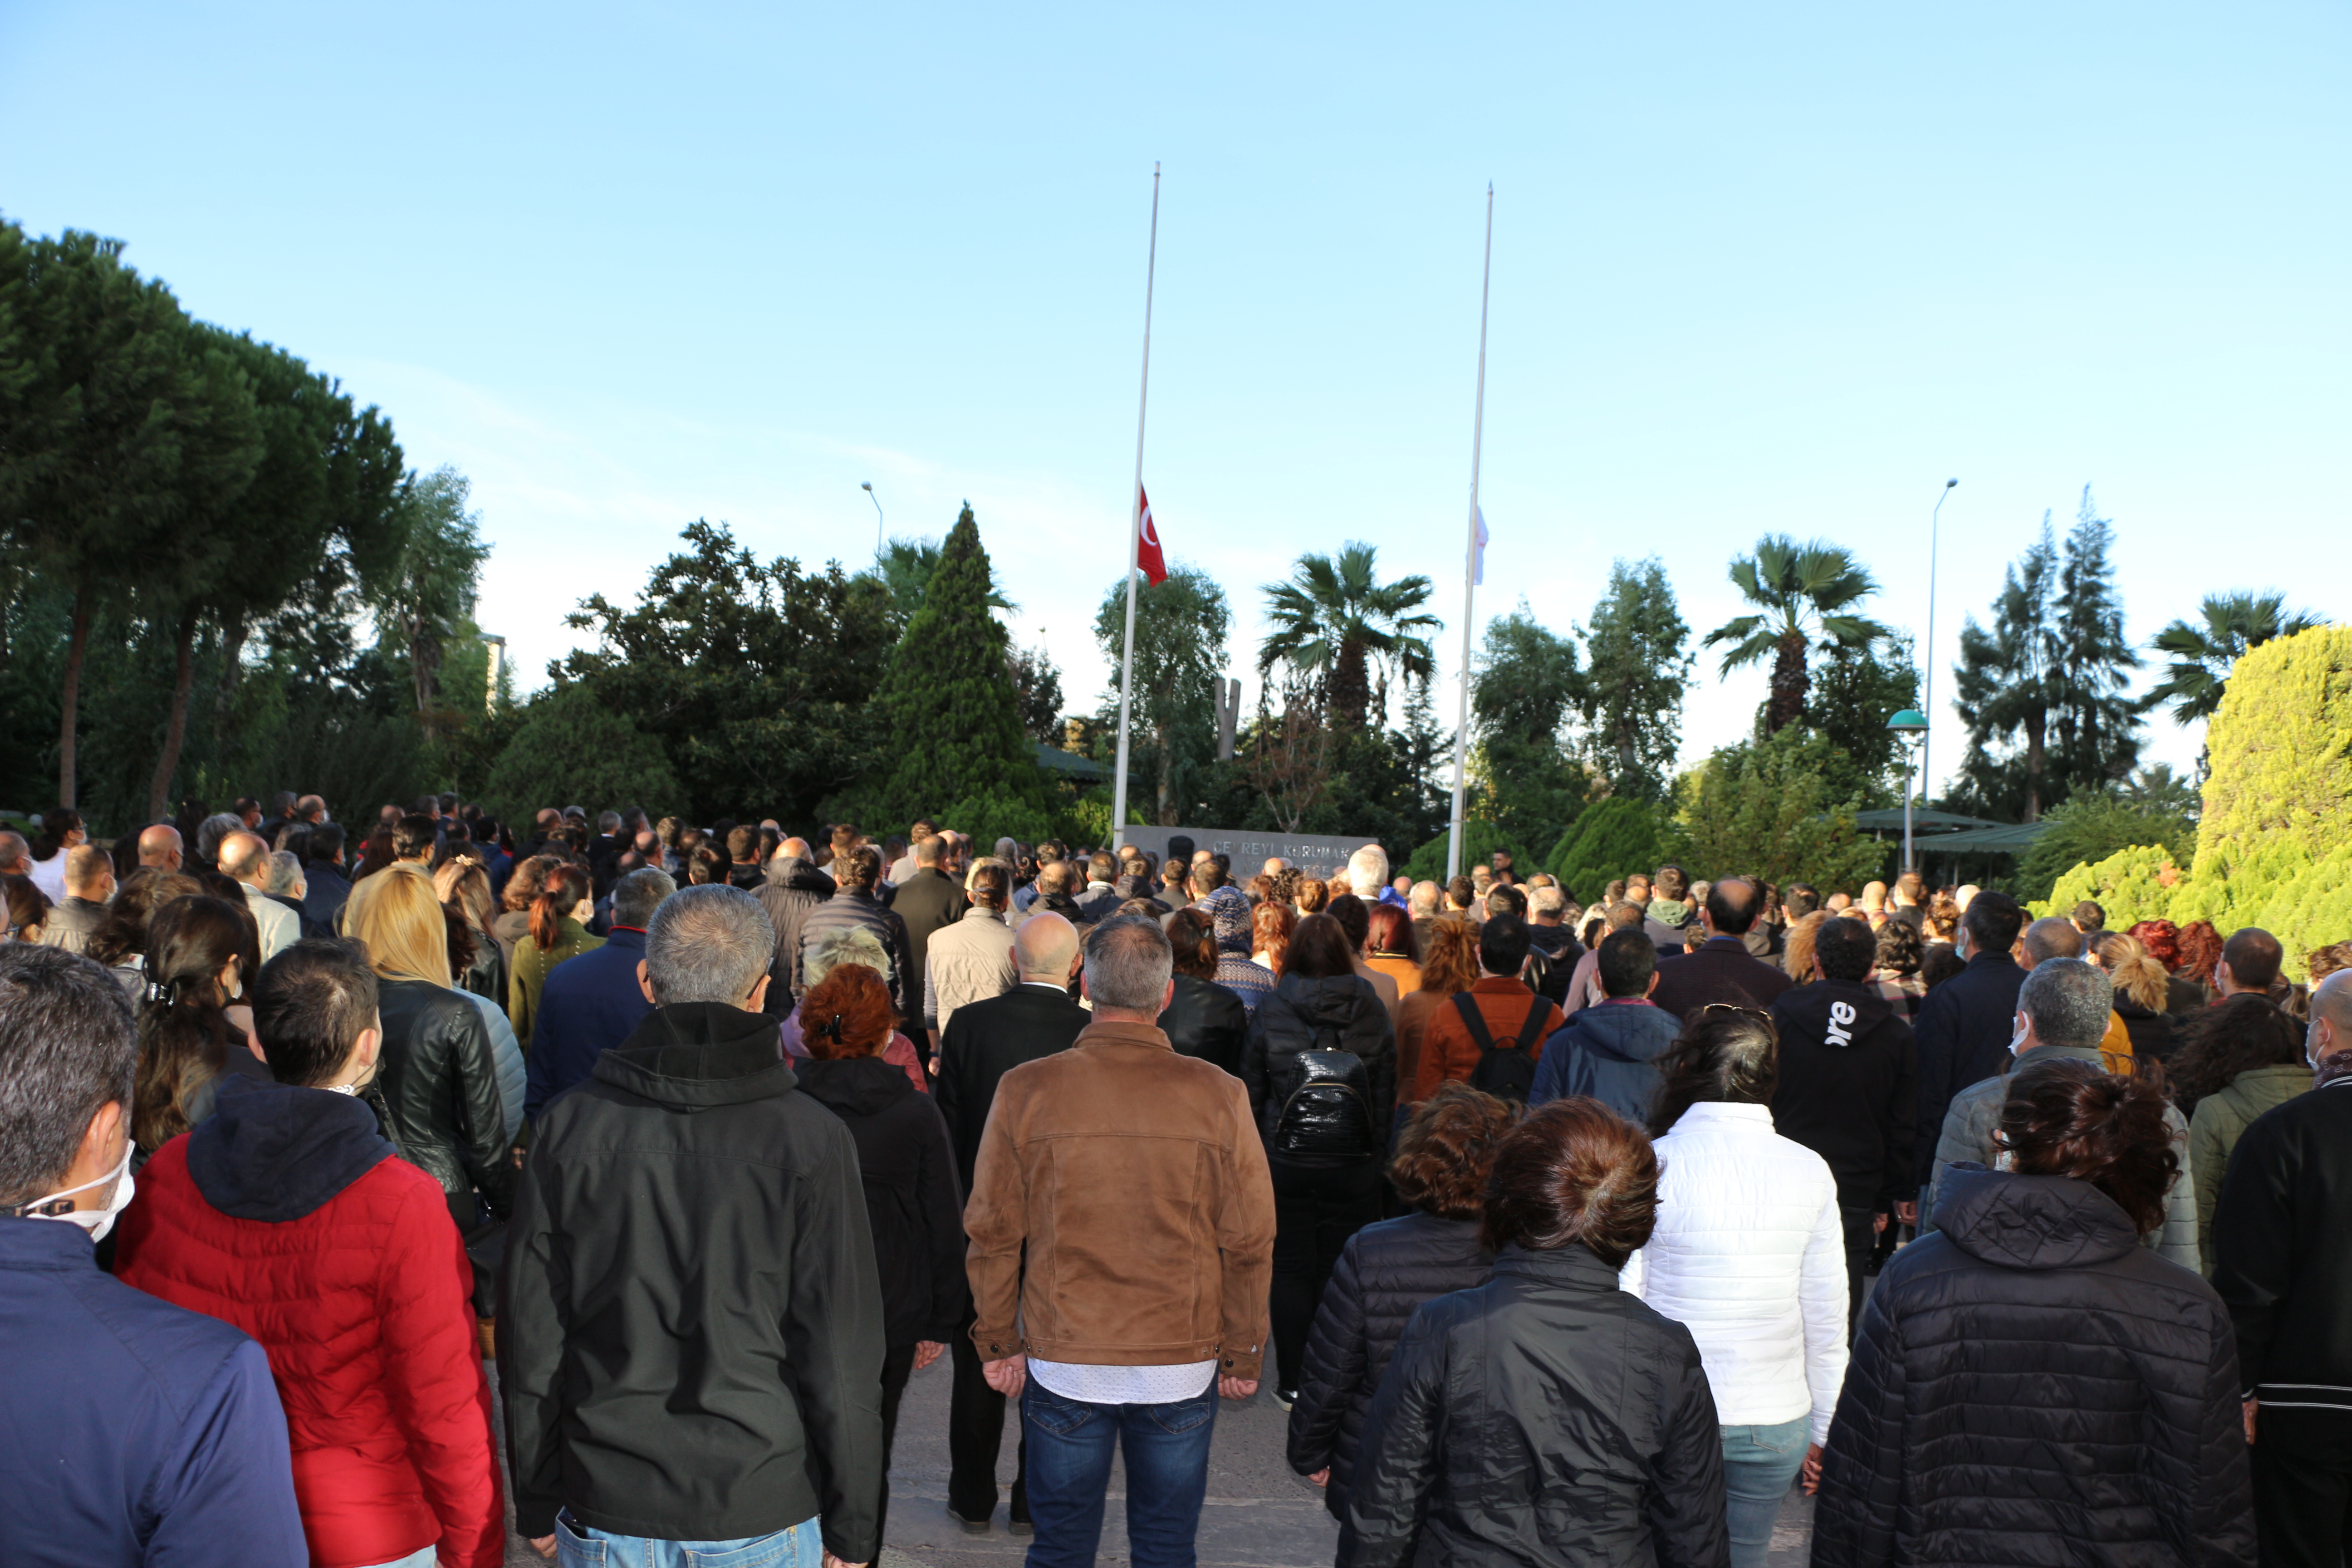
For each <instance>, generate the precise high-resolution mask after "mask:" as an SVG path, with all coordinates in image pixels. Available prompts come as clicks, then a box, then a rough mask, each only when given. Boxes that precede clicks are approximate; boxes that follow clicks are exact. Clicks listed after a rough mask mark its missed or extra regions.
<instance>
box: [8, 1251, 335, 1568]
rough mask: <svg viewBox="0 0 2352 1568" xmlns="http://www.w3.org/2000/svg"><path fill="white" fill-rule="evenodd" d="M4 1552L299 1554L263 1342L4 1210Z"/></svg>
mask: <svg viewBox="0 0 2352 1568" xmlns="http://www.w3.org/2000/svg"><path fill="white" fill-rule="evenodd" d="M0 1345H7V1346H9V1347H11V1351H12V1353H11V1354H10V1355H9V1357H8V1371H7V1374H6V1375H5V1377H0V1475H5V1477H6V1478H7V1482H6V1485H7V1500H6V1502H5V1504H0V1563H7V1564H8V1568H116V1565H118V1564H119V1565H121V1568H137V1565H139V1564H142V1563H173V1564H175V1565H184V1568H309V1564H310V1546H309V1544H308V1543H307V1542H305V1541H304V1540H303V1538H302V1515H301V1512H300V1510H299V1509H298V1508H297V1507H296V1506H295V1502H294V1470H293V1461H292V1460H291V1458H289V1455H288V1452H287V1444H286V1415H285V1412H284V1410H283V1408H282V1407H281V1406H280V1405H278V1386H277V1384H274V1383H272V1382H271V1381H270V1377H269V1358H268V1356H266V1355H265V1354H263V1353H262V1349H261V1347H260V1346H259V1345H257V1344H256V1343H254V1342H253V1341H251V1340H249V1339H247V1338H246V1337H245V1335H243V1334H241V1333H239V1332H237V1331H236V1330H235V1329H233V1328H230V1327H229V1326H228V1325H227V1324H226V1323H224V1322H222V1321H220V1320H219V1319H217V1318H207V1317H205V1316H204V1315H203V1314H202V1313H199V1312H191V1311H187V1310H184V1309H183V1308H179V1307H174V1306H173V1305H172V1304H171V1303H170V1302H168V1301H164V1300H160V1299H159V1298H157V1297H153V1296H150V1295H148V1294H147V1293H146V1292H144V1291H142V1290H134V1289H131V1287H130V1286H128V1285H125V1284H123V1283H122V1282H121V1281H120V1280H118V1279H114V1278H113V1277H111V1276H110V1275H106V1274H101V1273H100V1272H99V1268H98V1262H97V1258H96V1253H95V1251H94V1249H93V1248H92V1247H90V1244H89V1235H88V1234H87V1233H86V1232H85V1231H83V1229H82V1228H81V1227H80V1226H78V1225H70V1224H68V1223H67V1222H65V1221H63V1220H54V1219H13V1218H0Z"/></svg>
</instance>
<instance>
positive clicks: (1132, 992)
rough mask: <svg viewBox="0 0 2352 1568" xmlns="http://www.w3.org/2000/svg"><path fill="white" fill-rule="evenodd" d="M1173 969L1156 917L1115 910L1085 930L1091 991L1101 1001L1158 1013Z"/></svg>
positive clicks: (1171, 954)
mask: <svg viewBox="0 0 2352 1568" xmlns="http://www.w3.org/2000/svg"><path fill="white" fill-rule="evenodd" d="M1175 969H1176V950H1175V949H1174V948H1172V947H1171V946H1170V945H1169V944H1168V933H1167V932H1166V931H1161V930H1160V922H1159V921H1155V920H1150V919H1148V918H1146V917H1145V916H1142V915H1117V916H1114V917H1112V918H1111V919H1109V920H1107V921H1103V922H1102V924H1100V925H1098V926H1097V927H1095V929H1094V930H1093V931H1089V932H1087V998H1088V1000H1090V1001H1092V1002H1093V1003H1094V1005H1096V1006H1097V1007H1116V1008H1118V1009H1119V1010H1121V1011H1122V1012H1129V1013H1152V1014H1157V1013H1158V1012H1159V1011H1160V1003H1161V1002H1163V1001H1165V1000H1166V999H1167V995H1168V977H1169V976H1170V975H1171V974H1172V973H1175Z"/></svg>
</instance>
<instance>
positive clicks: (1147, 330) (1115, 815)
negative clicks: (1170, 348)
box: [1110, 163, 1160, 849]
mask: <svg viewBox="0 0 2352 1568" xmlns="http://www.w3.org/2000/svg"><path fill="white" fill-rule="evenodd" d="M1159 270H1160V165H1159V164H1158V163H1154V164H1152V165H1151V249H1150V255H1149V258H1148V259H1146V260H1145V262H1144V264H1143V384H1142V387H1141V389H1140V390H1139V391H1138V392H1137V393H1136V395H1135V484H1134V486H1133V487H1132V488H1131V489H1129V491H1128V506H1127V551H1126V553H1125V554H1124V555H1122V556H1121V557H1120V562H1121V564H1122V565H1124V566H1125V568H1126V570H1127V650H1126V652H1125V653H1124V654H1123V655H1121V656H1120V658H1119V661H1118V773H1116V774H1115V775H1114V778H1113V782H1112V784H1111V791H1110V847H1112V848H1113V849H1117V848H1118V847H1120V846H1122V845H1124V844H1125V843H1126V842H1127V715H1128V701H1129V688H1131V687H1132V686H1133V685H1134V677H1135V579H1136V569H1135V566H1136V557H1137V555H1138V554H1139V552H1141V551H1142V548H1143V414H1144V410H1145V409H1146V408H1148V407H1149V406H1150V402H1151V289H1152V285H1153V284H1154V283H1155V282H1156V281H1158V276H1159Z"/></svg>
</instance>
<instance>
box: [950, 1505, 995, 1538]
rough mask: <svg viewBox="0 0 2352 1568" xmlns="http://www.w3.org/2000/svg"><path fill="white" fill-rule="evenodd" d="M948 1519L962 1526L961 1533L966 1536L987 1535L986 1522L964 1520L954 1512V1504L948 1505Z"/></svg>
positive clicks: (981, 1520) (982, 1520)
mask: <svg viewBox="0 0 2352 1568" xmlns="http://www.w3.org/2000/svg"><path fill="white" fill-rule="evenodd" d="M948 1517H949V1518H950V1519H951V1520H954V1521H956V1522H957V1523H958V1524H961V1525H962V1526H963V1532H964V1533H965V1534H966V1535H986V1534H987V1533H988V1521H987V1520H985V1519H966V1518H965V1517H964V1516H963V1515H961V1514H960V1513H958V1512H957V1511H956V1510H955V1504H953V1503H950V1504H948Z"/></svg>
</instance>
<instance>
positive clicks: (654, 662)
mask: <svg viewBox="0 0 2352 1568" xmlns="http://www.w3.org/2000/svg"><path fill="white" fill-rule="evenodd" d="M679 537H680V538H681V539H682V540H683V541H684V542H685V543H686V544H687V546H688V548H687V549H686V550H685V551H682V552H678V553H677V554H674V555H672V556H670V557H669V559H667V561H665V562H663V563H661V564H660V565H659V566H656V568H654V570H653V572H652V574H650V575H649V576H648V577H647V579H646V586H645V588H644V589H643V590H642V591H641V592H640V593H639V595H637V603H636V604H635V606H634V607H631V608H629V609H622V608H621V607H619V606H618V605H614V604H612V603H611V602H610V601H608V600H607V599H605V597H604V595H602V594H598V595H593V596H592V597H590V598H588V599H585V600H583V601H582V603H581V605H580V608H579V609H578V610H576V611H574V612H573V613H572V615H570V616H566V617H565V619H564V624H565V625H567V626H572V627H575V628H578V629H582V630H593V631H594V632H596V633H597V636H598V645H599V646H598V647H596V648H595V649H593V650H591V651H582V652H575V653H572V654H571V655H569V656H568V657H566V658H564V659H563V660H562V661H561V662H560V663H558V664H556V665H554V666H551V668H550V670H549V673H550V674H551V675H553V676H555V677H556V678H557V679H563V680H572V681H576V682H578V683H579V684H581V685H582V686H584V687H586V688H587V689H589V690H590V691H592V692H593V693H594V694H595V695H596V697H597V698H598V700H601V701H603V702H604V703H605V704H606V705H607V706H609V707H611V708H613V709H614V710H616V711H618V712H622V713H626V714H629V715H631V716H633V717H634V718H635V720H636V721H637V722H638V723H639V725H640V726H642V727H643V728H644V729H645V731H646V732H647V733H648V734H650V735H652V736H653V737H654V738H655V739H656V741H658V742H660V743H661V747H662V751H663V752H664V754H665V755H666V756H667V758H668V760H669V763H670V765H671V766H672V767H674V768H675V769H676V770H677V778H678V783H679V784H680V786H681V794H682V797H683V798H682V801H681V805H683V807H684V809H685V810H686V811H687V812H688V814H689V815H690V816H692V817H693V819H694V820H696V821H698V822H712V821H716V820H718V819H719V817H722V816H743V815H745V814H747V813H749V814H751V815H753V816H755V817H756V816H759V815H764V814H765V813H768V812H775V813H779V814H782V815H786V816H793V817H796V818H799V819H801V820H808V819H810V818H813V817H814V816H815V815H816V812H817V806H818V803H819V802H820V801H821V800H823V799H824V797H825V796H827V795H832V794H834V793H835V791H838V790H840V789H842V788H843V787H845V785H848V784H852V783H854V782H856V781H857V780H858V779H860V778H861V777H863V776H866V775H870V774H871V773H873V772H874V771H875V769H877V767H878V766H879V765H880V764H881V763H882V761H883V760H884V750H883V742H884V740H885V737H886V734H887V731H881V730H879V729H877V720H878V719H879V717H880V715H879V714H878V713H877V712H876V711H875V710H873V707H872V704H871V703H870V701H869V699H870V698H872V696H873V695H874V692H875V689H876V688H877V686H878V685H879V684H880V683H881V681H882V679H883V669H884V666H885V660H886V659H887V658H888V656H889V652H890V646H891V637H890V623H889V607H888V603H887V597H886V595H885V591H884V589H883V588H882V586H881V584H879V583H877V582H876V581H875V580H874V579H873V578H871V577H858V578H852V577H849V576H848V575H846V574H844V573H843V571H842V569H841V567H840V565H839V563H835V564H833V565H831V566H829V567H828V568H827V569H826V570H825V571H824V572H823V573H809V572H803V570H802V569H801V565H800V563H799V562H797V561H792V560H786V559H782V558H779V559H777V560H774V561H770V562H766V563H761V562H760V561H757V560H755V559H753V557H752V555H751V552H750V551H748V550H745V549H743V548H742V547H741V546H740V545H739V544H737V543H736V542H735V538H734V535H733V534H732V533H731V532H730V531H728V529H727V528H726V527H725V525H723V524H721V525H719V526H718V527H713V526H712V525H711V524H709V522H705V521H695V522H693V523H690V524H688V526H687V528H686V529H685V530H684V531H682V532H681V534H680V535H679ZM982 614H983V615H984V614H985V612H984V611H983V612H982ZM934 618H935V619H936V618H937V617H936V616H935V617H934ZM997 639H998V640H997V644H996V647H995V662H994V665H993V668H994V671H995V679H996V681H997V683H998V685H999V687H1000V688H1001V689H1003V691H1004V692H1005V693H1006V694H1007V697H1008V700H1009V695H1010V691H1011V687H1010V685H1009V684H1008V683H1006V682H1005V679H1004V660H1003V633H1002V632H1001V631H1000V632H998V634H997ZM904 733H907V734H908V735H921V734H926V733H928V734H932V735H954V734H958V733H960V731H957V730H956V729H955V728H954V727H953V724H952V723H951V722H950V718H949V717H948V714H947V710H945V709H941V710H939V711H938V712H936V713H934V714H933V715H932V716H931V717H930V718H929V720H928V721H926V722H925V723H924V724H923V725H922V726H920V727H918V728H914V729H910V730H908V731H904ZM911 749H912V750H916V751H926V752H940V751H953V750H954V749H955V748H954V747H952V746H918V747H913V748H911ZM950 798H953V797H952V796H951V797H950ZM542 804H544V803H542ZM935 808H936V807H935V806H927V807H924V808H919V809H935Z"/></svg>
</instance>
